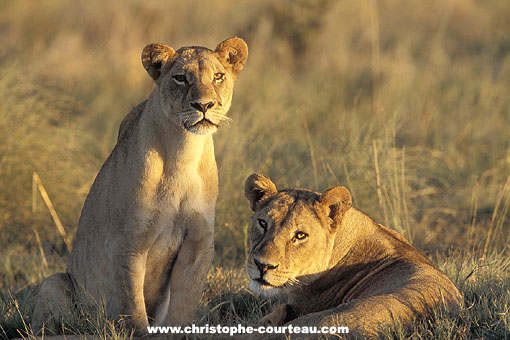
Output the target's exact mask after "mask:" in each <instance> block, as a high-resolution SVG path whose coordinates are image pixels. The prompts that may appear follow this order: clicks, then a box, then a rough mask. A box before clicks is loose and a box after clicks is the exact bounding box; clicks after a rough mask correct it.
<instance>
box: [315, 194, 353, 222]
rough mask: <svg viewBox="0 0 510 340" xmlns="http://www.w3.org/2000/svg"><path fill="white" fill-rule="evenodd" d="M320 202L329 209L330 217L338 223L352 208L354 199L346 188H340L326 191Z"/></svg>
mask: <svg viewBox="0 0 510 340" xmlns="http://www.w3.org/2000/svg"><path fill="white" fill-rule="evenodd" d="M320 202H321V203H322V204H323V205H325V206H326V207H328V208H329V217H330V218H331V219H332V220H333V221H334V222H335V223H337V222H339V221H340V219H341V218H342V217H343V215H344V214H345V212H346V211H347V210H349V209H350V208H351V206H352V197H351V193H350V192H349V190H348V189H347V188H346V187H342V186H338V187H333V188H331V189H328V190H326V191H325V192H324V193H323V194H322V197H321V200H320Z"/></svg>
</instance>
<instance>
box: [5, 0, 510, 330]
mask: <svg viewBox="0 0 510 340" xmlns="http://www.w3.org/2000/svg"><path fill="white" fill-rule="evenodd" d="M508 32H510V6H509V5H508V4H507V2H506V1H505V0H488V1H483V2H480V1H478V2H476V1H474V0H451V1H439V0H431V1H423V2H410V1H405V0H388V1H377V2H375V1H370V0H363V1H354V0H346V1H338V2H337V1H333V0H317V1H311V0H298V1H290V0H284V1H280V2H272V1H269V0H267V1H257V2H255V1H249V0H240V1H239V0H237V1H234V0H218V1H214V2H213V1H202V0H193V1H167V2H164V3H163V2H155V1H137V0H130V1H120V0H115V1H109V2H98V1H73V2H65V1H62V0H51V1H44V2H42V1H41V2H32V1H28V0H21V1H3V2H0V40H1V41H2V46H3V48H2V50H1V51H0V100H1V102H2V104H1V105H0V115H1V117H2V119H1V120H0V137H1V138H2V143H1V144H0V188H1V189H0V231H1V233H2V237H1V238H0V247H1V248H2V257H1V258H0V291H1V292H2V296H3V299H4V301H5V302H4V303H2V304H0V327H1V328H0V337H2V336H3V337H12V336H14V335H16V334H18V333H17V331H16V329H18V328H20V329H24V328H23V327H24V326H23V320H25V321H29V320H30V313H31V310H30V309H31V300H30V299H31V298H32V297H31V292H32V290H31V289H27V290H22V289H23V288H26V287H29V286H30V285H33V284H36V283H39V282H41V280H42V279H43V277H45V276H47V275H49V274H51V273H53V272H56V271H61V270H63V268H65V261H66V258H67V250H66V247H65V244H64V242H63V240H62V237H61V236H60V234H59V233H58V231H57V230H56V228H55V226H54V224H53V220H52V218H51V216H50V214H49V212H48V211H47V210H45V209H44V207H40V210H39V211H38V212H37V213H33V212H32V209H31V204H32V203H31V202H32V199H31V197H32V187H31V185H32V173H33V172H34V171H36V172H38V173H39V174H40V176H41V179H42V181H43V183H44V185H45V187H46V189H47V191H48V195H49V196H50V198H51V200H52V202H53V203H54V206H55V209H56V211H57V213H58V215H59V217H60V219H61V220H62V223H63V225H64V227H65V228H66V231H67V233H68V234H70V235H74V233H75V229H76V225H77V220H78V216H79V213H80V209H81V206H82V204H83V200H84V199H85V197H86V194H87V192H88V188H89V187H90V185H91V183H92V179H93V178H94V176H95V174H96V172H97V171H98V169H99V167H100V166H101V164H102V162H103V161H104V160H105V158H106V157H107V155H108V154H109V152H110V150H111V148H112V147H113V144H114V142H115V139H116V134H117V129H118V125H119V123H120V120H121V119H122V117H123V115H125V114H126V113H127V112H128V111H129V109H130V108H131V107H133V106H134V105H136V104H138V103H139V102H140V101H141V100H143V99H144V98H145V97H147V95H148V93H149V92H150V91H151V89H152V87H153V85H152V83H151V81H150V79H149V77H148V76H147V75H146V74H145V72H144V70H143V68H142V67H141V64H140V52H141V50H142V48H143V47H144V46H145V45H146V44H147V43H149V42H165V43H169V44H170V45H171V46H174V47H179V46H182V45H190V44H194V45H195V44H196V45H205V46H208V47H211V48H212V47H214V46H215V45H216V44H217V43H218V42H219V41H221V40H223V39H224V38H226V37H229V36H233V35H238V36H241V37H243V38H244V39H245V40H246V41H247V42H248V44H249V47H250V57H249V61H248V65H247V66H246V68H245V70H244V71H243V73H242V74H241V76H240V79H239V82H238V86H237V89H236V94H235V96H234V102H233V106H232V109H231V114H230V115H231V118H233V122H232V123H231V124H230V126H229V127H228V128H225V129H223V130H221V131H219V133H218V134H217V136H216V157H217V161H218V165H219V173H220V196H219V200H218V204H217V219H216V239H217V242H216V250H217V251H216V258H215V262H214V265H215V268H213V269H212V270H211V276H210V280H209V288H208V291H207V294H206V298H204V301H203V307H202V308H201V310H200V312H199V314H198V315H199V317H198V318H199V319H198V320H199V321H200V322H208V323H209V324H211V323H215V322H222V323H226V324H229V323H235V322H237V321H239V320H240V321H243V322H251V321H253V320H255V319H257V318H258V317H259V316H260V315H261V308H262V310H265V309H267V308H268V307H269V305H270V303H267V302H265V301H262V300H259V299H256V298H255V297H252V296H251V295H249V293H248V292H246V291H245V290H244V287H245V284H246V277H245V276H244V273H243V270H242V265H243V263H244V259H245V249H244V239H245V231H246V228H247V225H248V223H249V218H250V211H249V209H248V204H247V202H246V201H245V198H244V194H243V183H244V180H245V178H246V177H247V176H248V175H249V174H250V173H252V172H254V171H258V172H262V173H265V174H267V175H269V176H270V177H271V178H273V179H274V180H275V182H276V183H277V184H279V186H280V187H288V186H301V187H308V188H312V189H315V190H319V191H322V190H325V189H326V188H328V187H330V186H333V185H338V184H342V185H346V186H347V187H348V188H349V189H350V190H351V192H352V194H353V197H354V204H355V206H356V207H358V208H359V209H361V210H363V211H365V212H367V213H368V214H369V215H371V216H373V217H374V218H375V219H376V220H378V221H380V222H383V223H386V224H388V225H391V226H392V227H394V228H395V229H396V230H398V231H400V232H402V233H403V234H404V235H406V237H408V238H409V239H411V240H412V241H413V243H414V244H415V245H416V246H417V247H418V248H419V249H421V250H423V251H424V252H426V253H427V254H428V255H429V256H430V257H432V258H433V259H434V261H436V263H438V264H439V265H440V266H442V267H443V268H445V270H446V271H447V273H448V274H449V275H450V276H451V277H454V278H455V280H456V283H457V284H458V285H459V286H460V287H461V288H462V290H463V292H464V294H465V296H466V310H465V311H464V312H463V313H462V314H461V315H459V316H454V317H448V316H444V317H440V318H438V320H437V321H436V322H434V323H432V324H430V325H427V324H418V325H416V326H415V327H414V328H412V330H401V331H400V333H398V334H393V335H390V337H393V338H397V339H400V338H407V337H409V336H412V337H413V338H430V339H432V338H444V339H446V338H459V339H474V338H484V339H501V338H510V326H509V319H508V318H509V315H510V312H509V309H508V308H509V307H508V306H510V301H509V299H510V292H509V289H510V288H509V286H508V282H509V280H510V277H509V274H508V272H509V270H508V269H509V268H508V260H507V258H508V250H509V249H508V244H510V236H509V235H510V230H509V229H510V227H509V223H510V184H509V183H510V182H509V176H510V91H509V89H510V37H509V35H508ZM44 261H46V263H47V265H44ZM225 268H235V269H228V270H227V269H225ZM470 271H474V273H473V274H471V275H469V278H468V279H466V280H465V278H466V277H467V276H468V274H469V272H470ZM20 291H21V293H18V292H20ZM15 293H16V294H15ZM10 294H15V296H14V299H15V300H16V301H19V303H18V304H17V305H16V304H14V303H13V301H14V300H12V298H11V297H10ZM13 306H14V307H16V306H18V307H17V308H14V309H13ZM21 315H22V316H23V317H24V318H21ZM96 321H97V318H96ZM96 321H94V322H91V325H93V326H91V327H86V328H87V329H89V330H90V329H91V328H92V329H96V331H97V332H98V333H100V334H110V335H111V334H113V335H115V336H116V337H123V336H127V335H128V334H129V332H124V331H123V330H118V329H115V325H111V324H109V323H108V321H107V320H102V321H101V322H102V323H98V322H96ZM70 324H72V322H70ZM70 327H71V326H70ZM73 327H74V326H73ZM74 329H75V330H76V331H79V329H76V328H74ZM119 332H120V333H119ZM409 332H410V333H409ZM413 332H414V333H413Z"/></svg>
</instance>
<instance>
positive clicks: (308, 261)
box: [245, 174, 462, 339]
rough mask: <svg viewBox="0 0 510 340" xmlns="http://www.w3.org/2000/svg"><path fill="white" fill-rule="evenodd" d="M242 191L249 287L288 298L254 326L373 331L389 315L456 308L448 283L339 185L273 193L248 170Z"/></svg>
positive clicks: (457, 301) (269, 183)
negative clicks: (246, 206) (247, 221)
mask: <svg viewBox="0 0 510 340" xmlns="http://www.w3.org/2000/svg"><path fill="white" fill-rule="evenodd" d="M245 193H246V197H247V198H248V200H249V201H250V205H251V208H252V210H253V211H254V216H253V223H252V225H251V228H250V231H249V251H250V252H249V256H248V261H247V265H246V269H247V271H248V275H249V276H250V279H251V283H250V288H251V289H252V290H253V291H255V292H258V293H259V294H262V295H265V296H272V295H275V294H279V295H283V296H286V297H287V298H288V303H287V304H282V305H278V306H277V307H276V308H275V309H274V310H273V312H272V313H271V314H269V315H267V316H265V317H264V318H263V319H262V320H261V321H260V324H261V325H273V326H279V325H284V324H287V323H289V324H291V325H292V326H317V327H318V329H320V328H321V327H323V326H338V327H340V326H345V327H348V328H349V330H350V332H349V334H364V335H366V336H370V337H375V336H377V334H378V328H379V327H380V326H384V325H391V324H392V323H393V322H394V321H396V320H401V321H402V322H403V323H404V324H405V323H406V322H409V321H411V320H412V319H415V318H417V317H429V316H431V315H432V313H433V310H434V308H438V307H439V308H445V309H446V310H448V311H455V310H457V309H458V307H459V304H460V301H461V299H462V297H461V295H460V293H459V291H458V290H457V288H456V287H455V286H454V284H453V283H452V281H450V279H449V278H448V277H447V276H446V275H445V274H443V273H442V272H441V271H439V270H438V269H437V268H436V267H434V265H433V264H432V263H431V262H430V261H429V260H428V259H427V258H426V257H425V256H423V255H422V254H421V253H420V252H419V251H418V250H416V249H415V248H414V247H413V246H412V245H411V244H410V243H409V242H408V241H407V240H406V239H405V238H404V237H402V236H401V235H399V234H398V233H396V232H395V231H393V230H390V229H388V228H386V227H384V226H382V225H380V224H378V223H376V222H374V221H373V220H372V219H371V218H370V217H368V216H367V215H365V214H363V213H362V212H360V211H359V210H356V209H355V208H352V207H351V202H352V200H351V195H350V193H349V191H348V190H347V189H346V188H345V187H341V186H337V187H334V188H331V189H329V190H326V191H325V192H324V193H323V194H320V193H317V192H313V191H311V190H307V189H286V190H280V191H278V190H277V189H276V186H275V185H274V184H273V182H272V181H271V180H270V179H269V178H268V177H266V176H264V175H260V174H253V175H251V176H250V177H248V179H247V180H246V184H245ZM296 336H298V335H297V334H296V335H293V336H292V339H295V338H296ZM308 336H309V335H308ZM298 337H299V336H298ZM305 337H306V336H305Z"/></svg>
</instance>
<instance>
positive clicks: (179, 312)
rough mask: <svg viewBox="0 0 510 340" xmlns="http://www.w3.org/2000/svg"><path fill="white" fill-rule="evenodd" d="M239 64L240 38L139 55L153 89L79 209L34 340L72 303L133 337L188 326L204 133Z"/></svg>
mask: <svg viewBox="0 0 510 340" xmlns="http://www.w3.org/2000/svg"><path fill="white" fill-rule="evenodd" d="M247 56H248V49H247V46H246V43H245V42H244V41H243V40H242V39H239V38H231V39H227V40H225V41H224V42H222V43H220V44H219V45H218V47H217V49H216V50H215V51H211V50H209V49H207V48H205V47H183V48H181V49H179V50H177V51H174V50H173V49H172V48H170V47H169V46H166V45H162V44H151V45H148V46H147V47H145V49H144V51H143V53H142V63H143V65H144V67H145V68H146V70H147V72H148V73H149V75H150V76H151V77H152V78H153V79H154V81H155V82H156V85H157V86H156V88H155V89H154V91H153V92H152V94H151V95H150V96H149V98H148V99H147V100H146V101H144V102H143V103H141V104H140V105H138V106H137V107H135V108H134V109H133V110H132V111H131V112H130V113H129V114H128V115H127V116H126V118H125V119H124V120H123V122H122V124H121V126H120V129H119V137H118V142H117V145H116V146H115V148H114V149H113V151H112V153H111V155H110V157H108V159H107V160H106V162H105V163H104V165H103V167H102V168H101V171H100V172H99V174H98V175H97V177H96V180H95V182H94V184H93V185H92V188H91V190H90V193H89V195H88V197H87V199H86V201H85V205H84V207H83V210H82V214H81V217H80V221H79V225H78V232H77V235H76V239H75V241H74V245H73V250H72V252H71V254H70V257H69V263H68V267H67V273H65V274H63V273H59V274H55V275H54V276H51V277H50V278H48V279H47V280H46V281H45V282H44V283H43V285H42V287H41V290H40V292H39V295H38V299H37V305H36V307H35V310H34V313H33V322H32V327H33V329H34V331H35V332H36V333H38V332H39V331H40V330H41V328H42V327H43V325H46V326H51V327H55V326H56V325H58V322H59V318H60V317H61V316H62V315H61V314H62V313H63V310H64V309H65V308H67V307H69V306H71V305H74V304H75V303H77V302H80V303H85V304H92V305H94V304H95V305H97V304H104V305H105V307H106V310H107V312H108V314H109V316H111V317H112V318H117V317H119V316H128V317H129V318H130V320H131V322H132V324H133V325H134V326H135V327H136V329H137V331H138V333H144V332H146V331H147V329H146V327H147V326H149V325H170V324H173V323H186V322H189V321H191V320H192V319H193V316H194V311H195V308H196V306H197V304H198V301H199V299H200V296H201V293H202V286H203V283H204V281H205V278H206V274H207V271H208V269H209V266H210V264H211V261H212V258H213V252H214V242H213V232H214V212H215V203H216V197H217V194H218V175H217V167H216V161H215V157H214V147H213V139H212V134H213V133H214V132H215V131H216V129H217V127H218V126H219V125H220V123H221V122H222V121H224V120H226V119H227V118H226V113H227V111H228V110H229V108H230V104H231V100H232V93H233V88H234V82H235V80H236V77H237V75H238V73H239V72H240V71H241V69H242V68H243V65H244V63H245V62H246V59H247Z"/></svg>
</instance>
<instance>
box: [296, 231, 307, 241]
mask: <svg viewBox="0 0 510 340" xmlns="http://www.w3.org/2000/svg"><path fill="white" fill-rule="evenodd" d="M307 236H308V234H306V233H303V232H302V231H298V232H296V239H298V240H304V239H305V238H306V237H307Z"/></svg>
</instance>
